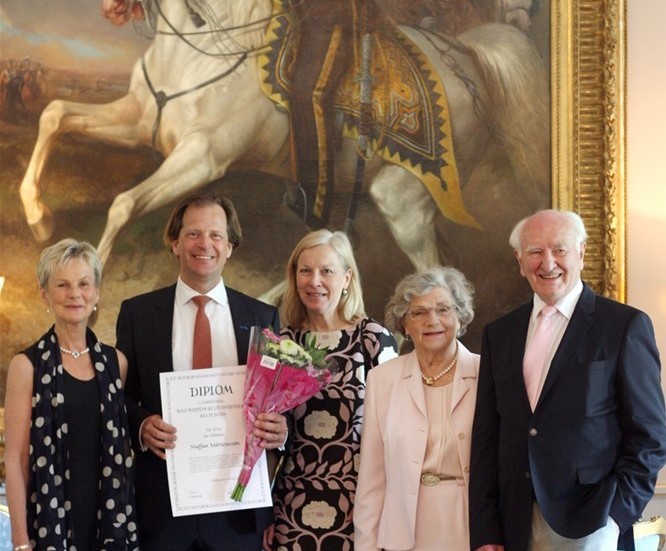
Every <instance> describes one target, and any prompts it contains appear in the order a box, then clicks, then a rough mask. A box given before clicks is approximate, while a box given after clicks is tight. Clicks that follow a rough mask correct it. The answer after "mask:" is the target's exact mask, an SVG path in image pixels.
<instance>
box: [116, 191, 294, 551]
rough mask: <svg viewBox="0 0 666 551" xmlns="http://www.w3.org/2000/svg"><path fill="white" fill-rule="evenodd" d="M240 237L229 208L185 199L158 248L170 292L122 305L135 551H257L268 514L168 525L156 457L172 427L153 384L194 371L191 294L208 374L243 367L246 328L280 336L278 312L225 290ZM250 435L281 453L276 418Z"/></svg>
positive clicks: (282, 433) (171, 440) (265, 418)
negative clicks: (172, 264)
mask: <svg viewBox="0 0 666 551" xmlns="http://www.w3.org/2000/svg"><path fill="white" fill-rule="evenodd" d="M241 239H242V235H241V228H240V224H239V222H238V217H237V215H236V211H235V209H234V207H233V204H232V203H231V201H229V200H228V199H225V198H221V197H216V196H213V195H198V196H193V197H189V198H186V199H184V200H183V201H181V203H180V204H179V205H178V206H177V207H176V209H175V210H174V212H173V213H172V215H171V218H170V220H169V222H168V224H167V228H166V231H165V241H166V243H167V245H168V246H169V247H170V248H171V250H172V252H173V253H174V255H176V256H177V257H178V259H179V261H180V275H179V278H178V281H177V283H176V284H175V285H172V286H170V287H166V288H164V289H159V290H157V291H153V292H151V293H147V294H145V295H141V296H138V297H134V298H132V299H129V300H126V301H124V302H123V304H122V306H121V308H120V314H119V317H118V325H117V334H118V343H117V347H118V349H119V350H122V351H123V353H124V354H125V355H126V356H127V360H128V363H129V367H128V374H127V383H126V386H125V393H126V396H127V408H128V413H129V418H130V430H131V432H132V441H133V445H134V447H135V450H136V452H137V456H136V475H135V487H136V501H137V510H138V522H139V530H140V538H141V548H142V549H143V550H144V551H245V550H248V551H257V550H259V549H261V536H262V534H263V530H264V528H265V527H266V526H267V525H268V524H269V523H270V522H271V521H272V513H271V511H270V508H263V509H246V510H241V511H233V512H227V513H211V514H205V515H190V516H181V517H176V518H174V517H173V515H172V511H171V501H170V497H169V489H168V482H167V471H166V463H165V461H164V460H165V458H166V455H165V449H171V448H173V447H175V445H176V427H174V426H172V425H170V424H168V423H166V422H165V421H163V420H162V416H161V411H162V407H161V399H160V378H159V374H160V373H161V372H165V371H174V370H189V369H192V367H193V352H195V350H194V348H195V347H194V345H193V336H194V325H195V318H196V315H197V306H196V304H195V303H194V301H196V300H197V299H196V297H197V296H198V295H205V296H206V297H207V299H204V300H205V301H206V305H205V307H204V308H205V315H206V316H207V317H208V319H209V324H210V334H211V339H210V340H211V342H212V347H211V348H212V350H210V354H211V355H210V356H209V358H210V359H209V362H210V363H209V364H208V365H209V366H210V365H214V366H234V365H239V364H244V363H245V362H246V360H247V357H246V356H247V348H248V342H249V335H250V328H251V327H252V326H253V325H259V326H262V327H269V326H270V327H273V328H274V329H276V330H277V329H278V328H279V327H280V320H279V317H278V313H277V310H276V309H275V308H274V307H272V306H269V305H267V304H264V303H263V302H259V301H257V300H255V299H253V298H250V297H248V296H246V295H243V294H241V293H239V292H237V291H234V290H233V289H230V288H228V287H226V286H225V285H224V282H223V280H222V270H223V268H224V265H225V263H226V261H227V259H228V258H229V257H230V256H231V253H232V252H233V250H234V248H235V247H237V246H238V245H240V242H241ZM254 431H255V435H256V436H258V437H259V438H261V439H263V440H262V442H263V443H262V446H263V447H265V448H266V449H275V448H278V447H280V446H281V445H282V444H283V443H284V441H285V439H286V433H287V425H286V421H285V418H284V417H283V416H282V415H277V414H261V415H260V416H259V420H258V421H257V422H256V423H255V429H254Z"/></svg>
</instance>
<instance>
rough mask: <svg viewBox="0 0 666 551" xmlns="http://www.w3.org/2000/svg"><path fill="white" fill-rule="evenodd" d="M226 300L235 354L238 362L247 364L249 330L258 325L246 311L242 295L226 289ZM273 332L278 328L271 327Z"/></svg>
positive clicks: (249, 312)
mask: <svg viewBox="0 0 666 551" xmlns="http://www.w3.org/2000/svg"><path fill="white" fill-rule="evenodd" d="M226 290H227V298H228V299H229V310H230V311H231V319H232V321H233V324H234V334H235V335H236V353H237V354H238V362H239V363H241V364H245V363H247V348H248V346H249V344H250V330H251V329H252V326H253V325H259V323H258V322H257V321H255V319H254V316H253V315H252V312H251V311H249V310H248V308H247V303H246V301H245V300H244V297H243V295H241V294H240V293H238V292H236V291H234V290H233V289H230V288H229V287H226ZM272 329H273V331H279V330H280V328H279V327H273V328H272Z"/></svg>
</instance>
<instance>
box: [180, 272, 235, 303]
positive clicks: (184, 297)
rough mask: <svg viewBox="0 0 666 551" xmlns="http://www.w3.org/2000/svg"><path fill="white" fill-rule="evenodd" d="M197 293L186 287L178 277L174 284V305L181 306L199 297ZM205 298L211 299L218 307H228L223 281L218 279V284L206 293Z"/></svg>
mask: <svg viewBox="0 0 666 551" xmlns="http://www.w3.org/2000/svg"><path fill="white" fill-rule="evenodd" d="M200 294H201V293H199V292H198V291H195V290H194V289H192V287H190V286H189V285H187V284H186V283H185V282H184V281H183V280H182V279H181V278H180V277H178V281H177V282H176V305H177V306H183V305H184V304H185V303H186V302H188V301H189V300H191V299H192V297H196V296H198V295H200ZM206 296H208V297H210V298H212V299H213V300H214V301H215V302H217V303H218V304H219V305H220V306H228V304H229V298H228V297H227V288H226V287H225V286H224V279H222V277H220V282H219V283H218V284H217V285H216V286H215V287H213V288H212V289H211V290H210V291H208V292H207V293H206Z"/></svg>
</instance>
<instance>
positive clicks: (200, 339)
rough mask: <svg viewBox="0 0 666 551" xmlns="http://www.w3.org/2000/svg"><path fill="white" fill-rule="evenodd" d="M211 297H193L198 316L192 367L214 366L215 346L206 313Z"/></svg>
mask: <svg viewBox="0 0 666 551" xmlns="http://www.w3.org/2000/svg"><path fill="white" fill-rule="evenodd" d="M209 300H210V297H207V296H205V295H199V296H196V297H192V302H194V304H196V305H197V316H196V318H194V342H193V343H192V344H193V347H192V369H201V368H203V367H212V366H213V346H212V344H211V339H210V321H208V316H207V315H206V303H207V302H208V301H209Z"/></svg>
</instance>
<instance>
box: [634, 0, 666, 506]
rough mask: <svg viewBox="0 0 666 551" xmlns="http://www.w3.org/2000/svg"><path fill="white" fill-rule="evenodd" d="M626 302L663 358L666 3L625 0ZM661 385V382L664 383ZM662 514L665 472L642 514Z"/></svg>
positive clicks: (665, 322)
mask: <svg viewBox="0 0 666 551" xmlns="http://www.w3.org/2000/svg"><path fill="white" fill-rule="evenodd" d="M627 4H628V13H627V23H628V36H627V44H628V47H627V49H628V58H627V67H628V92H627V97H628V103H627V105H628V109H627V151H628V154H627V163H628V164H627V166H628V169H627V172H628V174H627V284H628V287H627V302H628V303H629V304H631V305H633V306H636V307H637V308H640V309H641V310H644V311H645V312H647V313H648V314H649V315H650V317H651V318H652V321H653V322H654V326H655V331H656V333H657V344H658V346H659V350H660V352H661V356H662V363H663V358H664V354H666V275H665V274H666V255H665V254H664V251H665V250H666V247H665V246H664V236H665V235H666V137H665V136H664V131H665V129H666V101H665V100H664V90H666V42H664V40H663V38H662V34H663V25H664V21H666V2H664V1H663V0H641V1H640V2H628V3H627ZM662 386H664V383H663V381H662ZM652 514H660V515H664V516H666V470H664V471H662V474H661V476H660V478H659V487H658V489H657V496H656V497H655V499H654V500H653V501H652V503H651V504H650V505H649V507H648V509H647V511H646V516H649V515H652Z"/></svg>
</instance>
